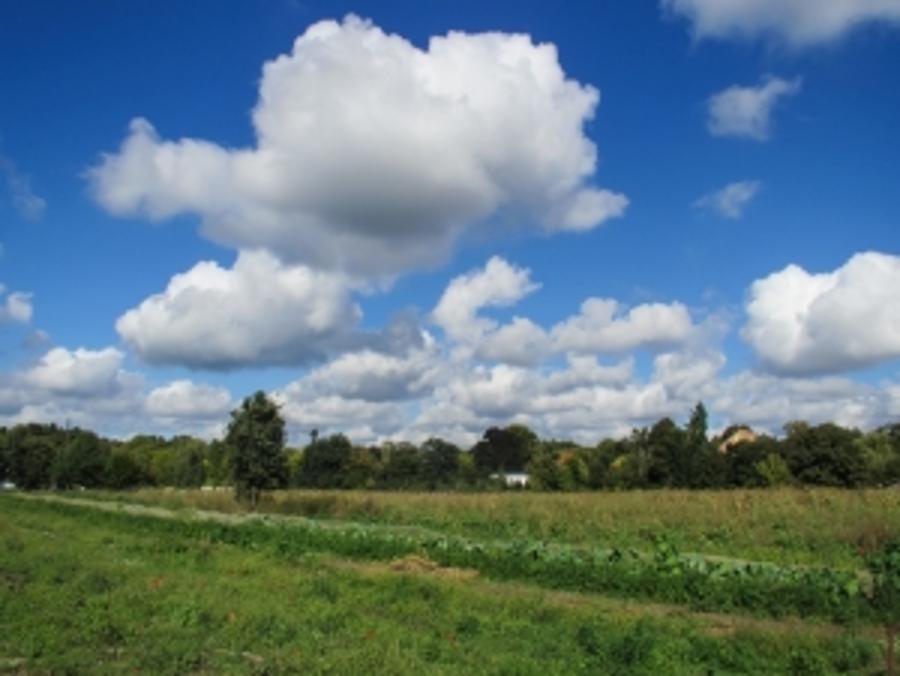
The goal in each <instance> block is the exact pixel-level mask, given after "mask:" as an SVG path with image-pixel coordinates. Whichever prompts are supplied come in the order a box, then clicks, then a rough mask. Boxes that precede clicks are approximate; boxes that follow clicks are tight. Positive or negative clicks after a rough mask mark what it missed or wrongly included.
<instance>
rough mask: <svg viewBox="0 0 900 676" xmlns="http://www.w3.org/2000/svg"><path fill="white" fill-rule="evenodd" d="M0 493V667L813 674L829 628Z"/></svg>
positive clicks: (852, 664) (851, 642) (833, 655)
mask: <svg viewBox="0 0 900 676" xmlns="http://www.w3.org/2000/svg"><path fill="white" fill-rule="evenodd" d="M123 523H124V522H123V521H122V520H119V521H113V520H104V519H101V518H97V519H92V518H90V517H89V516H86V515H85V513H84V512H83V511H67V510H66V509H65V508H60V507H54V508H51V507H49V506H47V505H42V504H38V503H33V502H28V503H26V502H23V501H19V500H17V499H15V498H12V497H4V496H0V671H2V670H4V669H5V670H10V671H15V670H23V671H25V670H27V671H28V672H35V671H37V672H44V671H58V672H65V671H74V672H81V673H83V672H90V671H95V672H104V673H105V672H109V671H131V670H135V669H139V670H142V671H149V672H152V673H185V672H191V671H195V672H210V673H220V672H223V671H230V672H234V671H238V672H263V671H265V670H270V671H271V670H275V671H277V672H286V671H292V670H296V671H300V672H304V673H329V672H331V673H391V674H397V673H412V672H423V673H580V672H597V671H600V672H603V673H662V672H663V671H664V672H665V673H704V672H706V671H707V669H711V670H713V671H714V672H715V673H748V672H755V673H784V672H803V673H830V672H833V671H836V670H863V668H864V665H865V664H866V663H867V662H869V661H870V660H871V659H872V658H873V655H874V651H875V648H874V646H873V644H872V643H870V642H869V641H867V640H864V639H860V638H858V637H854V636H853V635H851V634H849V633H847V632H845V631H843V630H840V629H836V628H833V627H827V626H822V625H813V626H812V627H807V626H804V625H796V624H790V623H774V622H769V623H765V622H755V623H754V622H750V621H746V620H740V619H733V620H732V619H729V618H727V617H723V616H700V615H691V614H687V613H684V612H683V611H682V612H680V613H679V614H677V615H674V616H666V613H665V612H661V611H660V609H659V607H658V606H641V605H637V604H625V603H621V602H612V601H609V600H606V599H602V598H601V597H596V596H592V595H580V594H552V593H547V592H542V591H540V590H537V589H533V588H530V587H527V586H521V585H504V584H498V583H493V582H487V581H483V580H480V579H478V578H474V579H473V578H471V577H470V576H467V575H453V574H446V575H445V574H441V573H442V572H446V571H430V572H429V573H428V574H415V573H413V574H406V573H397V572H394V571H392V570H391V569H390V567H388V566H384V565H365V564H352V565H350V564H347V563H345V562H343V561H340V560H337V559H334V558H330V557H327V556H322V555H313V554H307V555H303V556H301V557H299V558H298V559H295V560H293V561H286V560H284V559H283V558H281V557H278V556H276V555H274V553H270V552H266V551H264V550H255V551H254V550H252V549H246V548H243V549H242V548H238V547H234V546H229V545H223V544H211V543H209V542H208V541H203V540H197V539H191V538H187V537H183V536H174V535H172V536H166V537H162V536H160V535H159V533H153V534H150V533H143V532H141V531H140V530H138V529H135V528H128V527H124V526H123V525H122V524H123Z"/></svg>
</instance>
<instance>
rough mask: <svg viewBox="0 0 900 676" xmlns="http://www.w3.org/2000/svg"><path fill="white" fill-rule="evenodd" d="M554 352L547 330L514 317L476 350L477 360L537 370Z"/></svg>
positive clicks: (487, 336)
mask: <svg viewBox="0 0 900 676" xmlns="http://www.w3.org/2000/svg"><path fill="white" fill-rule="evenodd" d="M550 348H551V342H550V338H549V336H548V335H547V332H546V331H544V329H543V328H541V327H540V326H538V325H537V324H535V323H534V322H533V321H531V320H530V319H526V318H525V317H513V319H512V321H511V322H510V323H508V324H504V325H503V326H501V327H499V328H497V329H496V330H495V331H492V332H490V333H488V334H487V335H485V337H484V338H483V339H482V340H481V341H480V342H479V343H478V345H477V347H476V349H475V356H476V357H478V358H480V359H489V360H493V361H500V362H505V363H507V364H516V365H519V366H534V365H535V364H537V363H539V362H541V361H542V360H543V359H544V358H545V357H546V356H547V354H548V353H549V351H550Z"/></svg>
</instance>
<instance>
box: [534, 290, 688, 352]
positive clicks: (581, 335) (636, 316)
mask: <svg viewBox="0 0 900 676" xmlns="http://www.w3.org/2000/svg"><path fill="white" fill-rule="evenodd" d="M623 310H624V308H622V306H621V305H620V304H619V303H618V302H617V301H615V300H613V299H610V298H588V299H587V300H586V301H584V302H583V303H582V304H581V312H580V313H579V314H577V315H575V316H573V317H570V318H568V319H566V320H564V321H563V322H560V323H559V324H557V325H556V326H554V327H553V330H552V332H551V335H552V338H553V341H554V347H555V349H556V350H557V351H560V352H588V353H590V352H601V353H604V352H605V353H609V352H613V353H615V352H628V351H630V350H634V349H637V348H640V347H651V348H653V347H656V348H659V347H664V346H667V345H675V344H678V343H682V342H684V341H686V340H688V339H689V338H690V337H691V334H692V332H693V330H694V328H695V327H694V324H693V322H692V321H691V316H690V313H689V312H688V310H687V308H686V307H685V306H684V305H682V304H681V303H677V302H676V303H671V304H668V305H667V304H664V303H648V304H644V305H637V306H635V307H633V308H631V309H630V310H628V312H627V313H623Z"/></svg>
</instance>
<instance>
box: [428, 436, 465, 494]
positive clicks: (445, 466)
mask: <svg viewBox="0 0 900 676" xmlns="http://www.w3.org/2000/svg"><path fill="white" fill-rule="evenodd" d="M459 453H460V450H459V447H457V446H455V445H454V444H451V443H450V442H449V441H444V440H443V439H438V438H434V437H432V438H431V439H428V440H427V441H426V442H425V443H423V444H422V454H423V456H424V458H423V460H422V478H423V480H424V481H425V485H426V486H427V487H428V488H431V489H435V488H438V487H439V486H453V485H454V484H455V483H456V482H457V480H458V478H459Z"/></svg>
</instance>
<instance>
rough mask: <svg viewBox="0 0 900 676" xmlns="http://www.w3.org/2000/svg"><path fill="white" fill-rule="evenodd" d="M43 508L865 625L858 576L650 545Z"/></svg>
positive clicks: (556, 585) (214, 538)
mask: <svg viewBox="0 0 900 676" xmlns="http://www.w3.org/2000/svg"><path fill="white" fill-rule="evenodd" d="M32 504H33V503H32ZM34 506H35V507H37V505H34ZM40 508H42V509H43V508H46V509H54V510H61V511H63V512H66V511H70V510H78V511H79V512H81V513H82V514H83V516H84V517H85V518H88V519H92V520H95V519H99V520H101V521H104V522H110V521H111V522H114V523H116V524H118V525H120V526H124V527H127V528H129V529H133V528H141V529H142V530H146V531H155V532H160V533H167V534H172V535H180V536H182V537H185V538H188V539H200V540H205V541H209V542H213V543H226V544H230V545H235V546H238V547H242V548H247V549H252V550H263V549H265V550H269V551H271V552H274V553H276V554H277V555H279V556H281V557H287V558H291V557H295V556H299V555H302V554H304V553H306V552H310V551H325V552H331V553H334V554H338V555H340V556H344V557H347V558H353V559H363V560H392V559H395V558H398V557H403V556H406V555H409V554H420V555H424V556H427V557H428V558H429V559H431V560H432V561H434V562H436V563H438V564H440V565H443V566H454V567H461V568H470V569H474V570H477V571H478V572H479V573H480V574H482V575H485V576H487V577H490V578H495V579H500V580H522V581H528V582H531V583H534V584H537V585H540V586H542V587H547V588H553V589H561V590H573V591H583V592H601V593H604V594H610V595H615V596H621V597H626V598H640V599H647V600H655V601H661V602H668V603H676V604H683V605H687V606H690V607H691V608H693V609H696V610H706V611H726V612H727V611H743V612H749V613H754V614H761V615H767V616H773V617H780V616H784V615H799V616H802V617H812V616H815V617H820V618H825V619H830V620H834V621H839V622H851V621H857V620H860V621H868V620H870V619H871V609H870V607H869V604H868V603H867V602H866V598H865V596H864V593H863V587H864V586H865V585H864V584H863V583H862V581H861V579H860V576H859V574H858V573H857V572H856V571H853V570H842V569H834V568H822V567H786V566H777V565H774V564H769V563H758V562H740V561H730V560H714V559H710V558H706V557H701V556H699V555H690V554H682V553H679V552H678V551H677V550H676V549H675V548H674V547H672V546H671V545H670V544H668V543H665V542H659V543H657V545H656V547H655V549H654V550H653V551H651V552H640V551H636V550H633V549H600V548H596V549H591V548H584V547H575V546H567V545H557V544H548V543H544V542H542V541H534V540H518V541H507V542H479V541H475V540H472V539H467V538H462V537H457V536H443V535H437V534H434V533H418V532H414V531H402V532H398V531H394V530H391V529H387V528H384V527H378V526H374V527H373V526H367V525H363V524H346V525H343V524H342V525H335V524H334V523H333V522H332V523H320V522H316V521H312V520H302V519H298V520H296V521H295V520H291V522H290V523H286V522H284V521H281V520H270V519H266V518H261V519H252V520H247V521H242V522H237V523H221V522H211V521H204V520H199V519H164V518H159V517H156V516H145V515H132V514H124V513H119V512H101V511H98V510H96V509H93V508H90V507H77V506H72V505H59V504H45V505H41V506H40ZM165 542H169V543H171V544H170V545H169V546H174V547H180V546H184V545H183V544H179V539H178V538H174V539H171V538H169V539H161V544H162V543H165Z"/></svg>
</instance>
